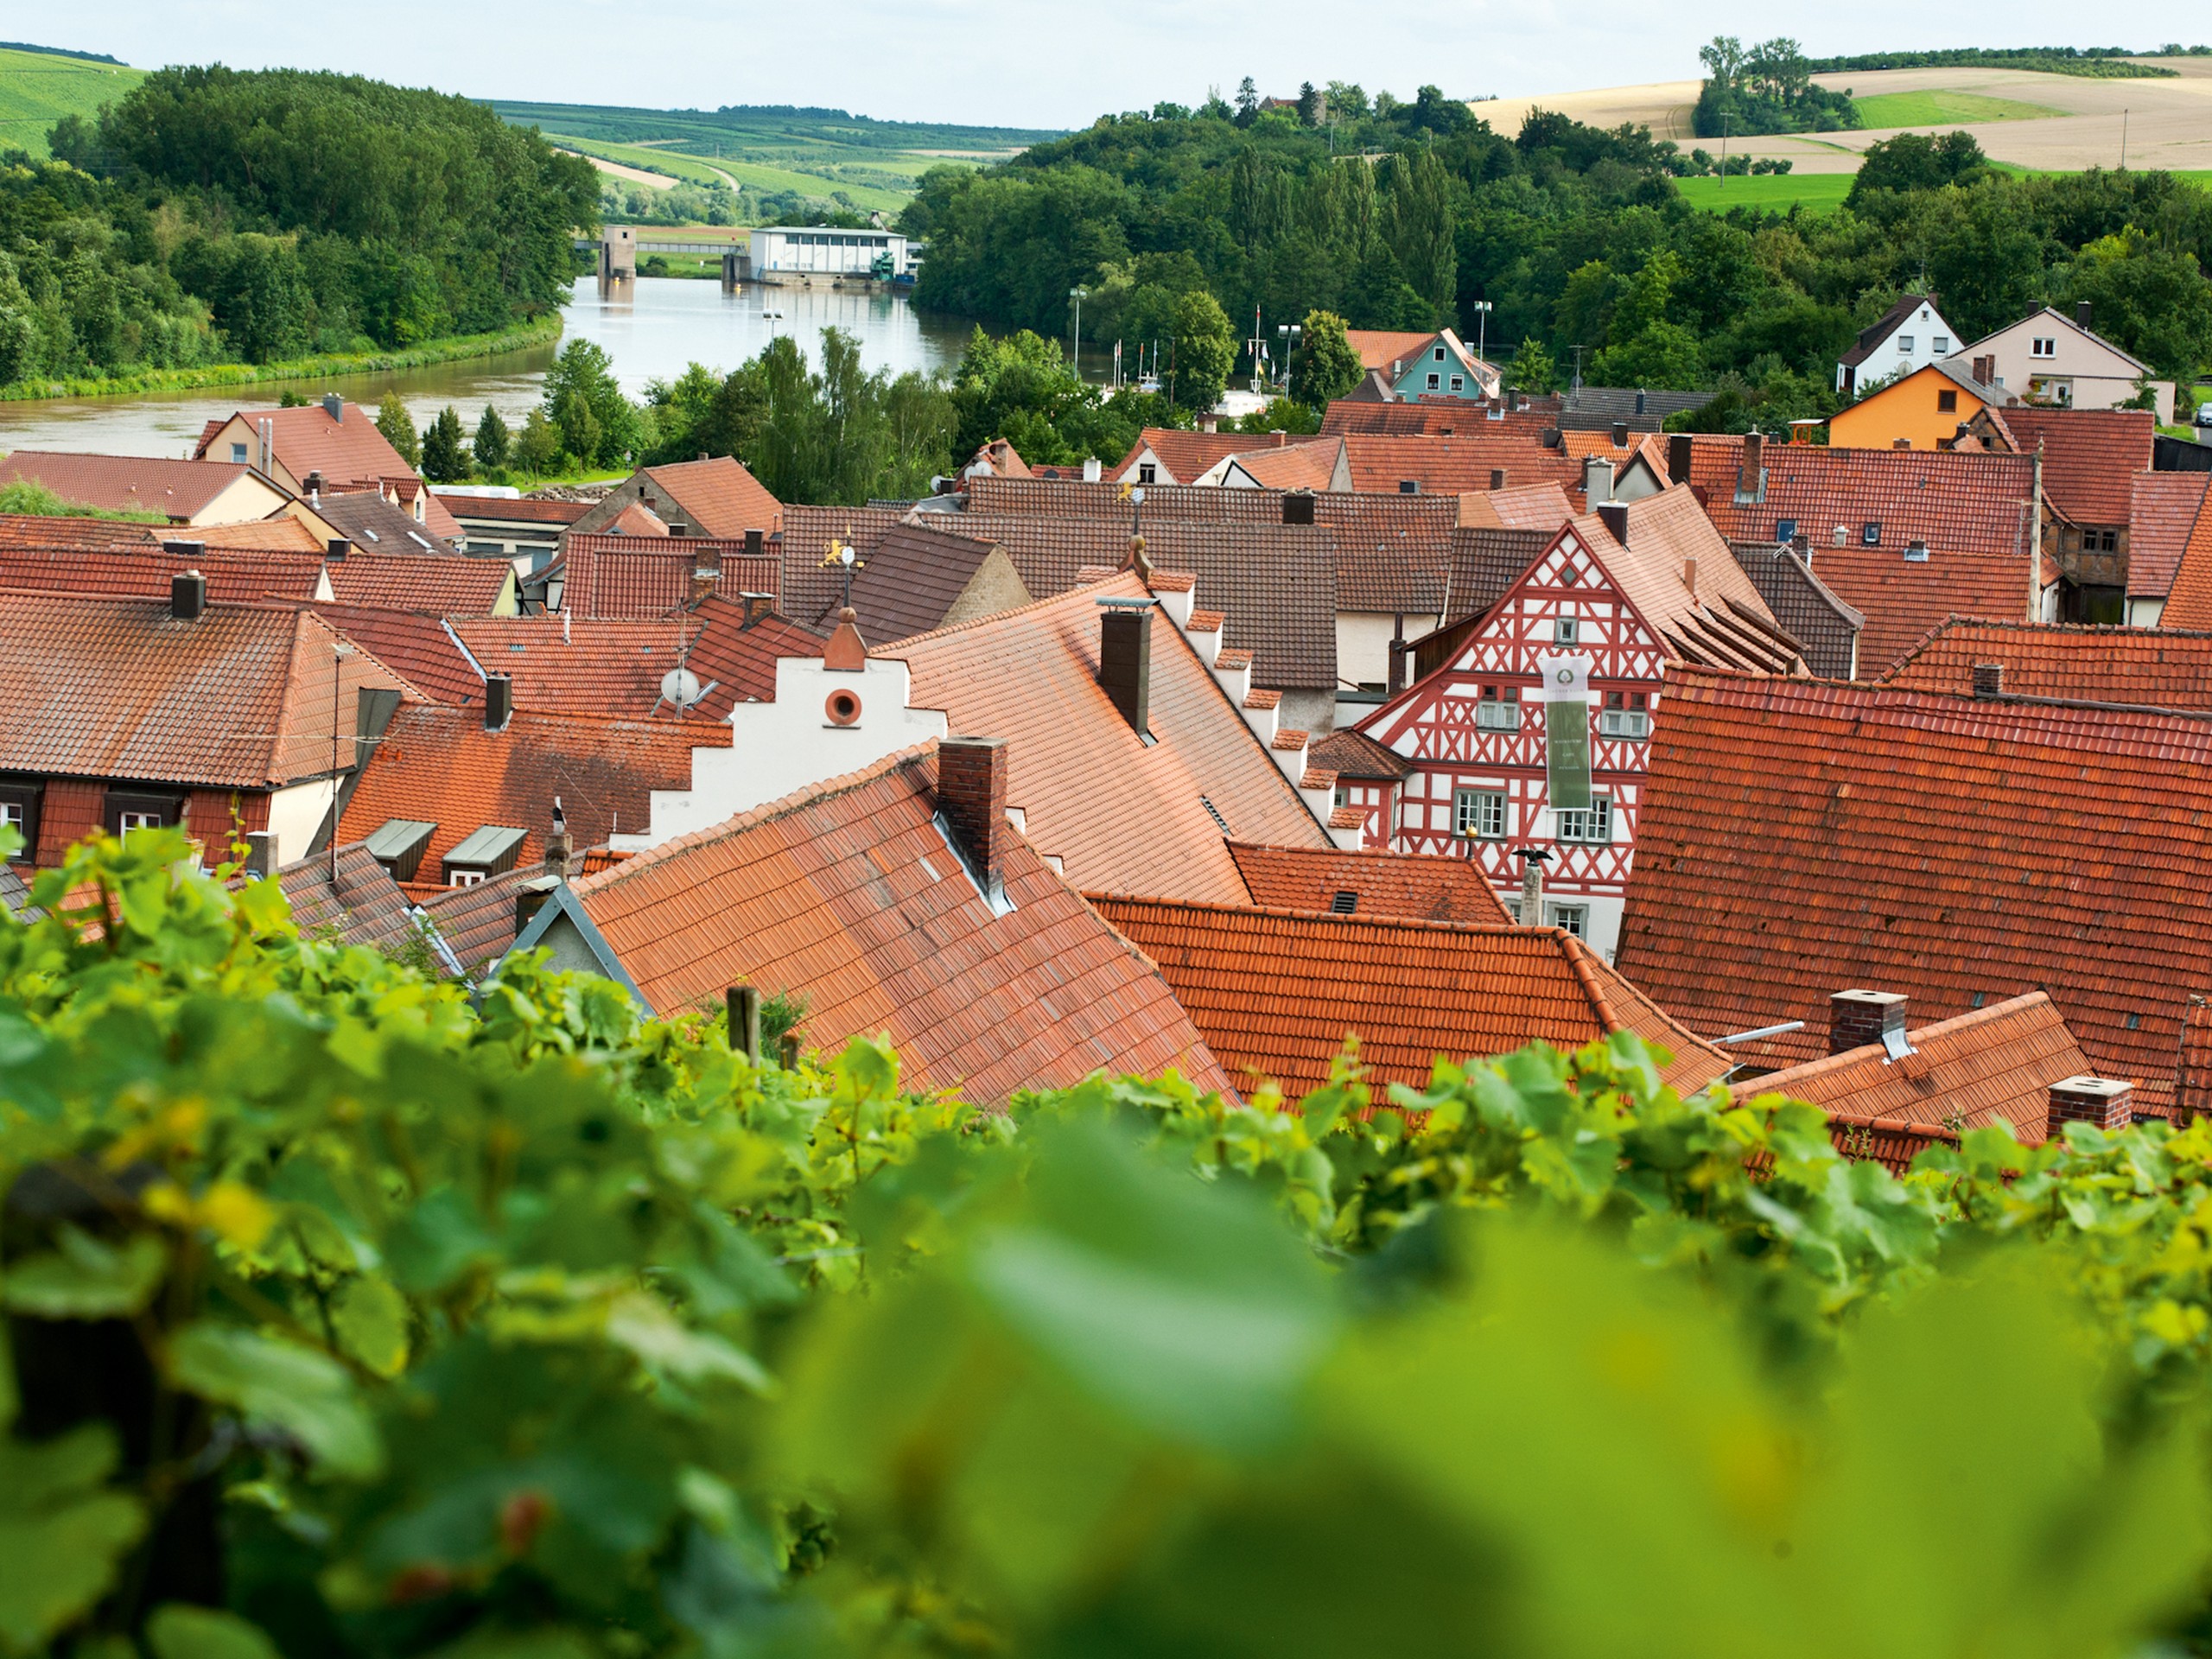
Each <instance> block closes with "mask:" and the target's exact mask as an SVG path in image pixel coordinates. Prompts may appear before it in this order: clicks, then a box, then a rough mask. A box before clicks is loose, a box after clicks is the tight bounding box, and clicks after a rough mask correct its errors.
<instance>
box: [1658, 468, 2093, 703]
mask: <svg viewBox="0 0 2212 1659" xmlns="http://www.w3.org/2000/svg"><path fill="white" fill-rule="evenodd" d="M1690 456H1691V466H1690V481H1691V483H1692V484H1693V485H1694V486H1695V488H1696V490H1697V493H1698V499H1700V501H1701V502H1702V503H1703V504H1704V506H1705V510H1706V512H1707V515H1709V516H1710V517H1711V518H1712V520H1713V523H1714V524H1717V525H1718V526H1719V529H1720V531H1721V533H1722V534H1723V535H1725V536H1726V537H1728V538H1729V539H1730V540H1731V541H1739V542H1761V541H1764V542H1770V543H1771V542H1775V541H1777V540H1779V539H1780V537H1779V536H1778V535H1777V527H1778V526H1780V525H1782V524H1784V523H1785V522H1786V523H1788V524H1793V525H1795V527H1796V531H1797V532H1798V533H1800V534H1802V535H1803V536H1805V537H1807V538H1808V540H1809V542H1810V543H1811V547H1810V554H1811V557H1810V563H1811V565H1812V569H1813V574H1814V575H1816V576H1818V577H1819V578H1820V579H1821V582H1824V583H1825V584H1826V585H1827V587H1828V588H1830V589H1831V590H1832V591H1833V592H1834V594H1836V595H1837V596H1838V597H1839V598H1840V599H1841V600H1842V601H1844V602H1845V603H1846V604H1847V605H1849V606H1851V607H1853V609H1855V610H1858V611H1859V612H1861V613H1864V615H1865V616H1866V628H1865V630H1864V631H1863V632H1862V633H1861V634H1860V636H1859V671H1860V672H1861V673H1862V674H1869V675H1872V674H1878V673H1880V672H1881V671H1883V670H1884V669H1885V668H1887V667H1888V666H1889V665H1890V664H1891V663H1894V662H1895V661H1896V660H1897V658H1899V657H1902V656H1903V655H1904V653H1905V652H1906V651H1908V650H1909V649H1910V647H1911V645H1912V644H1913V642H1914V641H1915V640H1916V639H1919V638H1920V637H1921V636H1922V635H1923V634H1924V633H1926V632H1928V630H1929V628H1931V627H1933V626H1935V625H1936V623H1938V622H1940V621H1942V620H1943V619H1944V618H1945V617H1947V616H1951V615H1960V616H1981V617H1990V618H1993V619H1998V620H2006V619H2011V618H2014V617H2019V618H2025V616H2026V615H2027V613H2028V589H2029V576H2030V569H2029V563H2028V558H2029V552H2030V550H2031V548H2032V547H2033V546H2034V545H2035V534H2034V528H2035V508H2034V505H2033V503H2034V491H2035V464H2034V462H2033V461H2031V460H2029V459H2028V458H2027V457H2026V456H2024V455H1993V454H1968V453H1965V452H1959V451H1950V450H1930V449H1832V448H1821V447H1818V446H1815V445H1812V444H1801V443H1791V444H1769V445H1767V446H1766V447H1765V452H1764V461H1763V463H1762V465H1763V470H1764V472H1765V474H1766V485H1765V490H1764V499H1762V500H1744V501H1739V500H1738V499H1737V498H1738V474H1740V472H1741V471H1742V467H1743V456H1744V442H1743V440H1742V439H1740V438H1730V437H1707V436H1703V435H1700V436H1698V437H1697V438H1695V439H1694V440H1693V442H1692V444H1691V448H1690ZM1753 482H1755V481H1754V480H1745V483H1747V484H1751V483H1753ZM1744 493H1745V494H1750V493H1752V492H1751V491H1750V490H1746V491H1745V492H1744ZM1869 524H1872V525H1874V526H1876V528H1877V532H1878V536H1879V537H1880V539H1879V541H1878V543H1875V544H1873V545H1871V546H1870V545H1868V544H1867V543H1866V540H1865V535H1866V526H1867V525H1869ZM1839 525H1840V526H1841V527H1842V529H1843V532H1844V535H1843V540H1842V542H1841V543H1837V541H1836V539H1835V531H1836V528H1837V527H1838V526H1839ZM1916 539H1917V540H1922V541H1924V542H1926V543H1928V549H1929V556H1928V558H1927V560H1926V561H1924V562H1908V561H1907V560H1906V558H1905V552H1906V547H1907V543H1910V542H1911V541H1914V540H1916ZM2055 574H2056V572H2055V571H2051V570H2049V569H2046V571H2045V572H2044V580H2045V581H2048V580H2050V578H2051V577H2052V576H2054V575H2055Z"/></svg>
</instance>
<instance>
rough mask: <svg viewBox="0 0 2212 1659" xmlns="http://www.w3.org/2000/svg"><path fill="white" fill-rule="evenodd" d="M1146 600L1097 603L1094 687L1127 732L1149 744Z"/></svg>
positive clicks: (1150, 606)
mask: <svg viewBox="0 0 2212 1659" xmlns="http://www.w3.org/2000/svg"><path fill="white" fill-rule="evenodd" d="M1153 605H1154V601H1151V600H1149V599H1102V600H1100V601H1098V683H1099V684H1100V685H1101V686H1103V687H1104V688H1105V691H1106V695H1107V696H1108V697H1109V699H1111V700H1112V702H1113V704H1114V706H1115V708H1116V709H1120V710H1121V711H1122V719H1123V720H1126V721H1128V722H1129V729H1130V730H1131V731H1133V732H1135V734H1137V735H1138V736H1139V737H1140V738H1141V739H1143V740H1144V741H1146V742H1147V743H1148V742H1150V741H1152V612H1153Z"/></svg>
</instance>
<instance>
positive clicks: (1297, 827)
mask: <svg viewBox="0 0 2212 1659" xmlns="http://www.w3.org/2000/svg"><path fill="white" fill-rule="evenodd" d="M1144 594H1145V588H1144V586H1143V584H1142V583H1141V582H1139V581H1138V580H1137V579H1136V577H1135V576H1134V575H1117V576H1116V577H1114V578H1113V579H1112V580H1111V581H1109V582H1102V583H1100V584H1098V585H1097V586H1096V587H1093V588H1081V589H1078V590H1077V591H1076V592H1074V593H1070V594H1062V595H1060V596H1059V597H1058V598H1057V599H1051V600H1046V601H1041V602H1039V603H1038V604H1034V605H1030V606H1027V607H1023V608H1022V609H1020V610H1018V611H1007V612H1004V613H1001V614H1000V615H997V616H992V617H986V618H984V619H982V620H981V621H976V622H970V623H968V624H966V625H964V626H960V627H954V628H946V629H943V630H941V631H940V632H936V633H931V634H924V635H922V636H921V637H920V638H918V639H909V640H906V641H905V642H903V643H901V644H900V645H898V646H896V647H895V648H893V649H891V650H887V651H886V652H883V653H881V654H882V655H885V656H887V657H895V658H902V659H904V660H905V662H906V665H907V670H908V672H909V674H910V675H911V677H912V690H911V691H910V693H909V696H908V701H909V702H911V704H912V706H913V707H915V708H917V709H943V710H944V713H945V716H946V720H947V722H948V725H949V727H950V729H951V730H952V731H955V732H960V733H967V734H973V735H976V736H980V737H995V738H1002V739H1004V740H1006V743H1007V757H1008V759H1007V770H1008V781H1007V804H1008V805H1009V806H1011V807H1015V808H1019V809H1020V811H1021V812H1022V814H1023V817H1024V822H1025V824H1026V826H1027V829H1026V833H1027V836H1028V837H1029V841H1030V844H1031V845H1032V846H1033V847H1035V848H1036V849H1037V850H1038V851H1039V853H1042V854H1043V855H1046V857H1048V858H1057V859H1058V860H1060V861H1061V862H1060V868H1061V869H1062V870H1063V871H1064V872H1065V874H1066V875H1067V878H1068V879H1069V880H1071V881H1073V882H1075V883H1076V884H1077V885H1078V886H1080V887H1085V888H1103V889H1109V890H1112V891H1116V892H1123V893H1165V894H1169V895H1172V896H1176V897H1187V898H1211V899H1230V900H1236V899H1241V898H1242V897H1243V891H1244V888H1243V881H1242V880H1240V879H1239V878H1238V876H1237V874H1236V864H1235V862H1234V861H1232V860H1231V859H1230V855H1229V851H1228V849H1227V847H1226V846H1225V845H1224V841H1223V834H1224V832H1223V830H1222V827H1221V823H1220V822H1218V821H1217V819H1216V818H1215V817H1214V814H1215V813H1216V812H1217V813H1219V814H1220V816H1221V818H1222V819H1224V820H1226V821H1227V823H1228V824H1229V826H1230V833H1232V834H1236V835H1239V836H1245V837H1246V838H1248V839H1250V840H1255V841H1267V842H1284V843H1286V844H1288V845H1300V844H1303V845H1306V846H1312V847H1319V846H1325V845H1327V844H1328V842H1327V836H1326V835H1325V832H1324V831H1323V829H1322V828H1321V826H1320V824H1319V822H1318V821H1317V820H1316V819H1315V818H1314V817H1313V813H1312V812H1310V811H1308V810H1306V805H1305V804H1304V803H1303V802H1302V801H1300V799H1299V798H1298V793H1297V791H1295V790H1294V789H1293V788H1292V786H1291V785H1290V782H1289V780H1288V779H1287V778H1286V777H1284V775H1283V772H1282V770H1281V768H1280V767H1279V766H1276V765H1275V763H1274V760H1272V759H1270V758H1269V756H1268V752H1267V750H1266V749H1264V748H1263V747H1261V745H1260V743H1259V741H1257V740H1256V739H1255V737H1254V735H1253V733H1252V728H1250V727H1249V725H1247V724H1246V723H1245V720H1244V716H1243V714H1242V713H1240V712H1239V711H1238V710H1237V709H1236V708H1235V707H1234V706H1233V705H1232V704H1231V703H1230V701H1229V698H1228V696H1227V695H1226V694H1225V693H1224V691H1223V690H1222V689H1221V686H1220V684H1219V683H1218V682H1217V681H1216V679H1215V678H1214V676H1213V673H1212V671H1211V670H1210V669H1208V668H1207V667H1206V665H1205V663H1203V662H1202V661H1200V660H1199V658H1198V654H1197V652H1194V651H1193V650H1192V648H1191V646H1190V645H1189V644H1188V643H1187V642H1186V641H1185V639H1183V637H1182V635H1181V634H1180V632H1179V631H1178V630H1177V628H1176V627H1175V625H1174V622H1173V619H1171V618H1170V617H1168V616H1167V615H1166V613H1165V612H1164V611H1161V610H1158V609H1155V610H1154V613H1153V619H1152V623H1151V631H1152V683H1151V702H1150V715H1149V721H1150V725H1151V728H1152V736H1153V738H1154V741H1153V742H1152V743H1151V744H1149V745H1147V744H1146V743H1144V742H1142V741H1141V740H1140V739H1139V738H1138V736H1137V734H1135V732H1134V731H1132V730H1130V728H1129V724H1128V721H1126V720H1125V719H1123V718H1122V714H1121V711H1120V710H1119V709H1116V708H1115V706H1114V704H1113V702H1111V701H1110V700H1109V698H1108V696H1107V695H1106V693H1105V690H1103V688H1102V687H1101V686H1100V685H1099V683H1098V645H1099V619H1100V615H1101V611H1100V607H1099V603H1098V601H1100V600H1102V599H1106V598H1122V599H1135V598H1141V597H1143V595H1144ZM1198 597H1199V598H1200V599H1201V600H1204V599H1205V598H1206V597H1207V594H1206V587H1205V582H1203V581H1201V582H1199V584H1198ZM1233 620H1234V619H1233V618H1232V622H1233ZM1209 804H1211V810H1209Z"/></svg>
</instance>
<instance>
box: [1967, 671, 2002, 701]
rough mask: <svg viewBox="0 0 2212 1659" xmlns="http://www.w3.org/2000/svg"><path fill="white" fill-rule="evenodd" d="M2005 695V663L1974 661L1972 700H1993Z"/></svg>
mask: <svg viewBox="0 0 2212 1659" xmlns="http://www.w3.org/2000/svg"><path fill="white" fill-rule="evenodd" d="M2004 695H2005V664H2002V663H1976V664H1974V701H1975V702H1996V701H1997V699H1998V698H1999V697H2001V696H2004Z"/></svg>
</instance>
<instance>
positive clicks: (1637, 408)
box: [1636, 391, 1643, 415]
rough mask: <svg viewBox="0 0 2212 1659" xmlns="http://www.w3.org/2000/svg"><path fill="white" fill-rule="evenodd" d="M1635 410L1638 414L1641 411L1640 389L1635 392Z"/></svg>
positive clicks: (1641, 396) (1641, 397) (1641, 395)
mask: <svg viewBox="0 0 2212 1659" xmlns="http://www.w3.org/2000/svg"><path fill="white" fill-rule="evenodd" d="M1636 412H1637V414H1639V415H1641V414H1643V393H1642V392H1640V391H1639V392H1637V394H1636Z"/></svg>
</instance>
